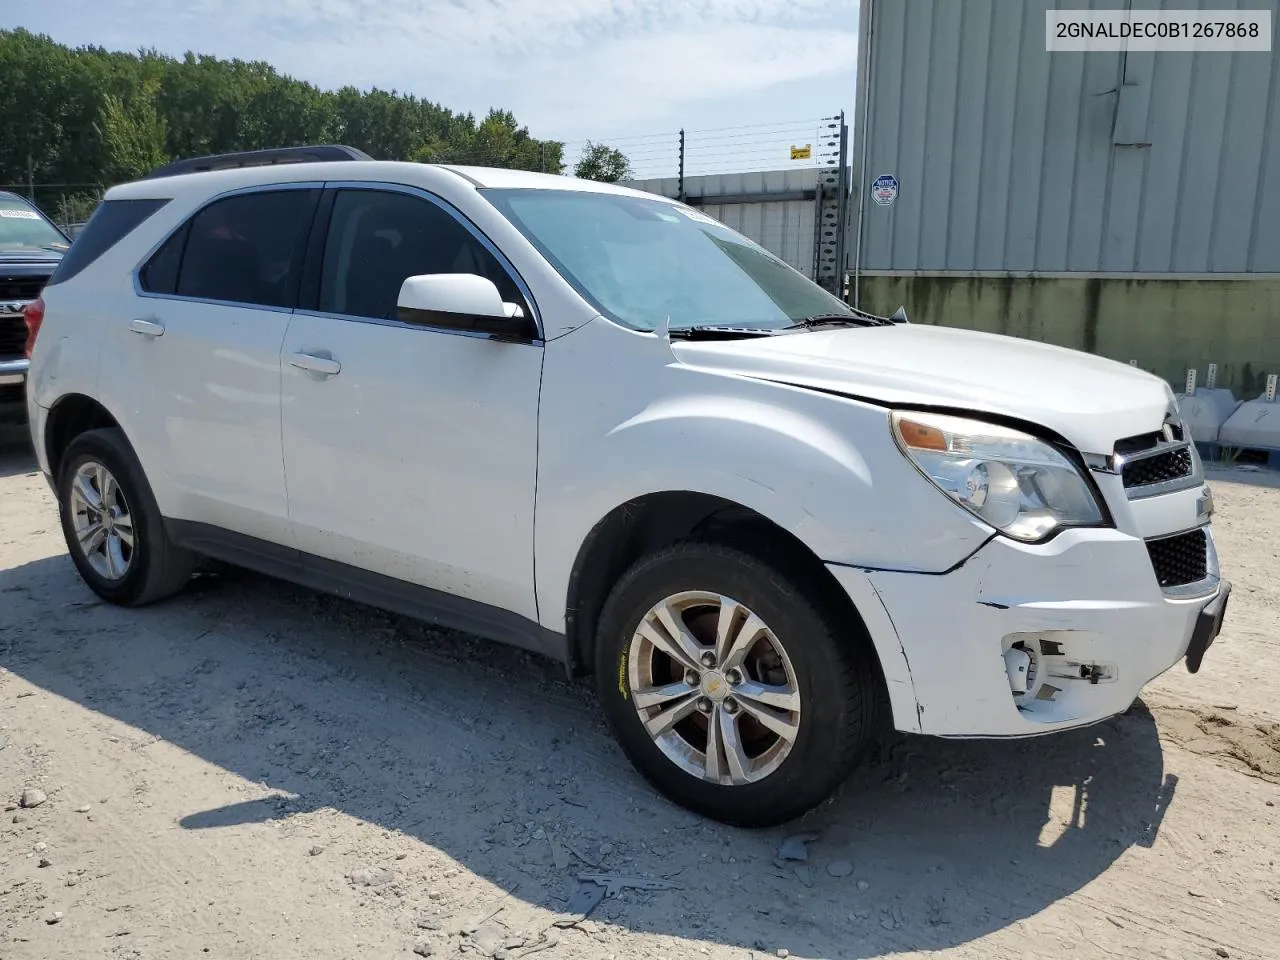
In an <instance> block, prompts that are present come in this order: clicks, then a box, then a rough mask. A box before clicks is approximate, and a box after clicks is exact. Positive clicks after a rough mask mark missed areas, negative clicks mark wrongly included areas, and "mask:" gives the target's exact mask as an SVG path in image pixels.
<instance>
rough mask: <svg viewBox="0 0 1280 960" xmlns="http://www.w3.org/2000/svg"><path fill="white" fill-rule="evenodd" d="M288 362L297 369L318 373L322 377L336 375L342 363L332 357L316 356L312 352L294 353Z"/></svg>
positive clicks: (340, 370)
mask: <svg viewBox="0 0 1280 960" xmlns="http://www.w3.org/2000/svg"><path fill="white" fill-rule="evenodd" d="M289 363H290V364H291V365H292V366H295V367H297V368H298V369H299V370H306V371H307V372H308V373H318V374H320V375H321V376H323V377H333V376H337V375H338V374H339V373H341V372H342V364H340V363H339V362H338V361H337V360H335V359H333V357H318V356H316V355H315V354H312V353H295V354H293V355H292V356H291V357H289Z"/></svg>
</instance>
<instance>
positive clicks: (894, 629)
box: [829, 525, 1230, 737]
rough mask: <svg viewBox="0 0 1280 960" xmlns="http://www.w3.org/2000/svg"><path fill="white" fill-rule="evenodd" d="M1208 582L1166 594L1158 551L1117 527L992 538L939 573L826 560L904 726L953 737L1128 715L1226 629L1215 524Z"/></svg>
mask: <svg viewBox="0 0 1280 960" xmlns="http://www.w3.org/2000/svg"><path fill="white" fill-rule="evenodd" d="M1198 529H1200V530H1203V531H1204V543H1205V550H1206V551H1207V554H1208V556H1207V559H1206V568H1207V572H1206V576H1205V577H1204V578H1203V579H1201V580H1200V581H1198V582H1197V583H1195V584H1192V585H1188V586H1182V587H1179V588H1166V589H1161V586H1160V584H1159V583H1158V582H1157V578H1156V574H1155V572H1154V570H1153V561H1152V555H1151V553H1150V552H1149V549H1148V548H1149V544H1148V543H1147V542H1146V541H1144V540H1143V539H1141V538H1138V537H1134V536H1131V535H1129V534H1125V533H1122V532H1120V531H1117V530H1107V529H1091V530H1071V531H1066V532H1064V533H1063V534H1061V535H1059V536H1058V537H1056V538H1054V539H1053V540H1052V541H1050V542H1049V543H1046V544H1039V545H1028V544H1021V543H1016V542H1014V541H1011V540H1008V539H1006V538H1003V537H996V538H994V539H992V540H991V541H990V542H988V543H987V544H986V545H985V546H983V547H982V548H981V549H980V550H978V551H977V553H975V554H974V555H973V556H972V557H970V558H969V560H967V561H966V562H965V563H964V564H962V565H961V566H960V567H959V568H957V569H955V570H952V571H950V572H948V573H943V574H921V573H906V572H893V571H883V570H862V569H857V568H853V567H844V566H840V565H835V564H831V565H829V569H830V570H831V572H832V574H833V575H834V576H835V577H836V579H837V580H839V581H840V583H841V584H842V585H843V586H844V588H845V590H846V591H847V592H848V593H849V595H850V597H851V598H852V600H853V601H854V604H855V605H856V606H857V607H858V610H859V612H860V613H862V615H863V620H864V621H865V623H866V625H867V628H868V630H869V632H870V633H871V637H872V640H873V641H874V643H875V646H876V649H877V652H878V653H879V655H880V660H881V664H882V666H883V668H884V674H885V678H886V680H887V682H888V687H889V698H890V702H891V706H892V709H893V714H894V723H895V726H896V727H897V728H898V729H900V730H904V731H908V732H914V733H925V734H932V735H936V736H948V737H1021V736H1033V735H1036V734H1042V733H1048V732H1051V731H1054V730H1061V729H1069V728H1072V727H1078V726H1084V725H1087V724H1091V723H1096V722H1097V721H1099V720H1104V719H1106V718H1107V717H1110V716H1114V715H1115V714H1117V713H1121V712H1123V711H1124V710H1126V709H1128V708H1129V706H1130V705H1131V704H1132V703H1133V701H1134V699H1135V698H1136V697H1137V696H1138V694H1139V692H1140V691H1141V690H1142V688H1143V687H1144V686H1145V685H1146V684H1147V683H1149V682H1150V681H1151V680H1152V679H1154V678H1155V677H1157V676H1159V675H1160V674H1162V673H1164V672H1165V671H1166V670H1168V669H1169V668H1170V667H1171V666H1173V665H1174V664H1176V663H1177V662H1178V661H1179V660H1181V659H1183V658H1184V657H1185V658H1186V661H1187V667H1188V669H1189V670H1191V671H1192V672H1193V673H1194V672H1195V671H1196V670H1198V669H1199V667H1200V661H1201V660H1202V658H1203V656H1204V652H1205V650H1206V649H1207V648H1208V646H1209V644H1211V643H1212V642H1213V640H1214V638H1216V636H1217V634H1218V631H1219V630H1220V629H1221V626H1222V617H1223V614H1224V613H1225V609H1226V601H1227V597H1228V596H1229V594H1230V585H1229V584H1227V583H1225V582H1224V581H1221V580H1220V578H1219V576H1218V566H1217V556H1216V552H1215V551H1214V546H1213V538H1212V535H1211V534H1210V533H1209V528H1208V526H1207V525H1205V526H1204V527H1201V528H1198Z"/></svg>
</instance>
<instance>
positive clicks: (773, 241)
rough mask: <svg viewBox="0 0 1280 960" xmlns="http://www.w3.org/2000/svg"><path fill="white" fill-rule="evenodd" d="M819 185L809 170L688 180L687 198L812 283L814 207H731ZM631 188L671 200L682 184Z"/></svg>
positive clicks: (799, 203)
mask: <svg viewBox="0 0 1280 960" xmlns="http://www.w3.org/2000/svg"><path fill="white" fill-rule="evenodd" d="M817 184H818V170H817V168H815V167H807V168H801V169H796V170H770V171H763V172H759V173H725V174H715V175H709V176H701V177H686V178H685V184H684V188H685V196H686V197H687V198H688V199H689V200H690V202H693V203H696V204H697V205H698V209H699V210H701V211H702V212H703V213H705V214H706V215H707V216H709V217H715V218H716V219H717V220H719V221H720V222H721V223H723V224H725V225H726V226H728V227H730V228H732V229H734V230H737V231H738V232H739V233H741V234H742V235H743V236H746V237H749V238H750V239H752V240H754V241H755V242H756V243H758V244H760V246H762V247H764V248H765V249H766V250H768V251H769V252H770V253H772V254H774V255H775V256H778V257H780V258H782V259H783V260H785V261H786V262H787V263H789V264H791V266H793V267H795V268H796V269H797V270H799V271H800V272H801V273H803V274H804V275H805V276H807V277H809V278H811V279H812V277H813V260H814V256H813V243H814V235H815V228H816V222H815V220H814V215H815V204H814V201H813V200H788V199H778V200H753V201H752V202H750V203H738V202H732V198H733V197H734V196H735V195H736V196H759V195H761V194H777V195H779V196H780V197H782V196H792V195H796V194H800V193H809V192H812V191H813V190H814V189H815V188H816V186H817ZM627 186H629V187H634V188H635V189H637V190H645V191H648V192H649V193H656V194H659V195H660V196H664V197H670V198H672V199H674V198H675V197H676V196H677V195H678V192H679V181H678V180H677V179H676V178H675V177H664V178H662V179H657V180H636V181H632V182H629V183H628V184H627ZM717 197H722V198H725V201H726V202H720V203H717V202H716V198H717Z"/></svg>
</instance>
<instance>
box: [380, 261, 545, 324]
mask: <svg viewBox="0 0 1280 960" xmlns="http://www.w3.org/2000/svg"><path fill="white" fill-rule="evenodd" d="M396 319H397V320H399V321H401V322H402V323H416V324H421V325H423V326H428V327H445V328H447V329H450V330H476V331H480V332H485V333H495V334H500V335H506V336H510V337H513V338H517V339H522V338H525V337H531V336H532V335H533V333H532V325H531V324H530V323H529V321H528V319H527V318H526V317H525V316H524V310H523V309H522V308H521V307H519V306H518V305H517V304H514V303H503V301H502V295H501V294H500V293H498V288H497V286H496V285H495V284H494V282H493V281H492V280H489V279H487V278H485V277H480V276H476V275H475V274H470V273H430V274H423V275H421V276H416V277H406V278H405V281H404V283H402V284H401V285H400V296H399V297H398V298H397V300H396Z"/></svg>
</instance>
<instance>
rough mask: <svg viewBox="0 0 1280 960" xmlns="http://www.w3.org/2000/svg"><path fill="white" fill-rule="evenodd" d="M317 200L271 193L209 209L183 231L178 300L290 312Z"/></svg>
mask: <svg viewBox="0 0 1280 960" xmlns="http://www.w3.org/2000/svg"><path fill="white" fill-rule="evenodd" d="M319 195H320V191H318V190H275V191H266V192H261V193H246V194H242V195H240V196H236V197H228V198H227V199H226V200H218V201H216V202H215V203H211V204H209V206H207V207H205V208H204V209H203V210H201V211H200V212H199V213H198V214H196V215H195V217H193V218H192V220H191V225H190V227H189V229H188V236H187V244H186V250H185V252H184V253H183V255H182V265H181V269H180V271H179V274H178V287H177V293H178V294H179V296H184V297H199V298H201V299H203V300H227V301H230V302H232V303H251V304H257V305H261V306H266V307H292V306H293V305H294V304H295V303H296V302H297V298H298V280H299V278H300V277H301V275H302V258H303V255H304V254H305V252H306V246H307V235H308V233H309V232H310V230H311V216H312V213H313V212H314V210H315V205H316V200H317V199H318V197H319ZM77 242H78V241H77ZM157 279H159V278H157Z"/></svg>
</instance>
